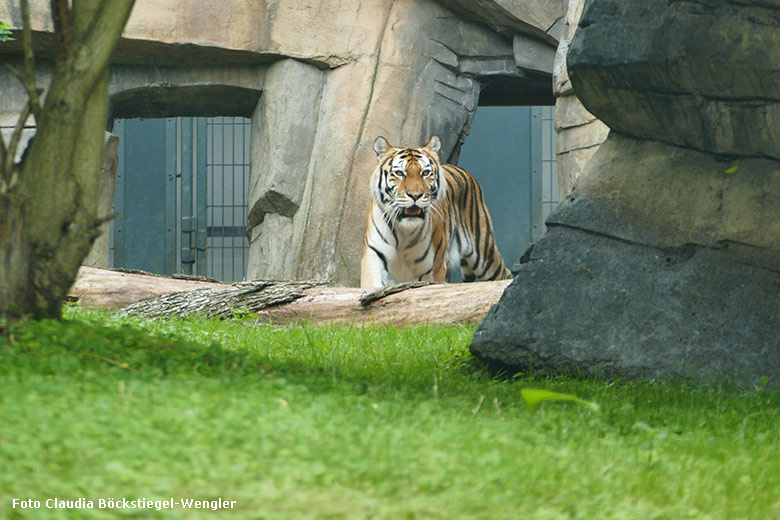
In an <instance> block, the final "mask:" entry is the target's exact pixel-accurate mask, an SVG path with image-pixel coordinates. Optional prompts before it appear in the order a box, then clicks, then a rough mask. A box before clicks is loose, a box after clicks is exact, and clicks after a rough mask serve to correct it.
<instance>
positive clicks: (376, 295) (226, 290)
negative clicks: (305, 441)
mask: <svg viewBox="0 0 780 520" xmlns="http://www.w3.org/2000/svg"><path fill="white" fill-rule="evenodd" d="M509 283H510V280H502V281H497V282H475V283H461V284H422V285H421V284H417V283H413V284H400V285H398V286H394V287H391V288H384V289H380V290H378V291H369V290H366V289H360V288H352V287H324V286H322V285H321V284H319V283H317V282H268V281H258V282H243V283H240V284H235V285H231V284H225V283H219V282H207V281H199V280H191V279H174V278H165V277H160V276H153V275H149V274H139V273H128V272H116V271H110V270H104V269H92V268H82V270H81V271H80V272H79V277H78V278H77V280H76V283H75V285H74V286H73V288H72V289H71V298H72V299H73V300H75V301H78V302H80V303H81V304H82V305H85V306H88V307H96V306H97V307H103V308H109V309H120V308H123V309H124V312H127V313H128V314H135V315H142V316H148V317H154V316H171V315H176V316H186V315H192V314H196V315H203V316H221V317H230V316H234V315H237V314H242V315H246V314H254V315H256V316H257V321H258V322H260V323H274V324H289V323H297V322H308V323H315V324H331V323H332V324H353V325H363V324H371V323H373V324H380V323H385V324H393V325H407V324H421V323H439V324H455V323H468V324H474V323H478V322H480V321H481V320H482V318H483V317H484V316H485V314H487V311H488V310H489V309H490V307H491V306H492V305H493V304H495V303H496V302H498V299H499V298H500V297H501V294H502V293H503V291H504V289H505V288H506V287H507V286H508V285H509ZM131 300H132V301H131Z"/></svg>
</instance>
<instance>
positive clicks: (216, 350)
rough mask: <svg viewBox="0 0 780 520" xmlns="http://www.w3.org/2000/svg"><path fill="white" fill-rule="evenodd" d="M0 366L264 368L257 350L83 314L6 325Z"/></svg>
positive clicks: (178, 370) (51, 369) (158, 371)
mask: <svg viewBox="0 0 780 520" xmlns="http://www.w3.org/2000/svg"><path fill="white" fill-rule="evenodd" d="M0 356H2V361H3V362H2V363H0V370H2V367H6V369H14V368H16V369H26V370H29V371H31V372H35V373H38V374H42V375H55V374H65V373H73V372H77V371H83V370H89V371H94V372H102V371H115V370H121V371H127V372H138V373H143V374H145V375H158V376H166V375H176V374H183V373H184V374H186V373H197V374H201V375H205V376H218V375H223V374H225V373H244V374H250V373H258V372H262V371H264V366H263V363H262V359H261V357H262V356H260V355H259V354H258V353H256V352H251V351H249V350H244V349H228V348H224V347H223V346H222V345H220V344H218V343H214V342H212V343H207V342H204V343H199V342H195V341H187V340H185V339H182V338H180V337H175V336H172V335H153V334H148V333H146V332H144V331H143V330H140V329H138V328H136V327H134V326H132V325H128V324H122V325H119V326H105V325H98V324H95V323H88V322H86V323H85V322H83V321H79V320H63V321H56V320H41V321H34V322H29V323H27V324H26V325H24V326H21V327H16V326H13V325H12V326H10V327H8V329H7V331H6V333H5V335H4V336H2V337H0Z"/></svg>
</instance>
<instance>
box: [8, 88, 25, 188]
mask: <svg viewBox="0 0 780 520" xmlns="http://www.w3.org/2000/svg"><path fill="white" fill-rule="evenodd" d="M30 111H31V107H30V104H29V103H27V104H26V105H25V106H24V109H23V110H22V113H21V114H20V115H19V119H18V120H17V121H16V126H15V127H14V133H13V134H12V135H11V141H10V143H9V144H8V150H7V151H5V154H4V156H3V165H2V168H3V178H4V180H5V183H6V186H10V185H11V177H12V172H13V167H14V158H15V156H16V147H17V146H19V140H20V139H21V138H22V132H23V131H24V124H25V123H26V122H27V118H28V117H30Z"/></svg>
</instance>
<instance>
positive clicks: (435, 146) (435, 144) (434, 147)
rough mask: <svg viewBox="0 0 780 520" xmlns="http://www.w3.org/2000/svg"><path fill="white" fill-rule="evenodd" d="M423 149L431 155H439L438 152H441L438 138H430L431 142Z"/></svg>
mask: <svg viewBox="0 0 780 520" xmlns="http://www.w3.org/2000/svg"><path fill="white" fill-rule="evenodd" d="M425 147H426V148H427V149H428V150H430V151H432V152H433V153H439V150H441V141H439V137H438V136H435V135H434V136H433V137H431V140H430V141H428V144H426V145H425Z"/></svg>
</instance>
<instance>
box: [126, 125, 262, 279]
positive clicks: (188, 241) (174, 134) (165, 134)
mask: <svg viewBox="0 0 780 520" xmlns="http://www.w3.org/2000/svg"><path fill="white" fill-rule="evenodd" d="M250 132H251V123H250V120H249V119H246V118H240V117H213V118H203V117H198V118H193V117H181V118H168V119H146V120H144V119H127V120H117V121H115V123H114V133H115V134H116V135H117V136H119V139H120V148H119V163H118V168H117V184H116V194H115V197H114V210H115V211H119V213H120V216H119V217H118V218H117V219H115V220H114V222H113V223H112V236H111V238H112V247H111V265H112V266H113V267H124V268H130V269H141V270H144V271H149V272H153V273H159V274H168V275H170V274H173V273H176V272H178V273H185V274H197V275H201V276H208V277H211V278H216V279H218V280H224V281H239V280H242V279H244V278H245V276H246V265H247V258H248V254H249V243H248V240H247V236H246V217H247V215H246V206H247V192H248V187H249V163H250V153H249V143H250Z"/></svg>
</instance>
